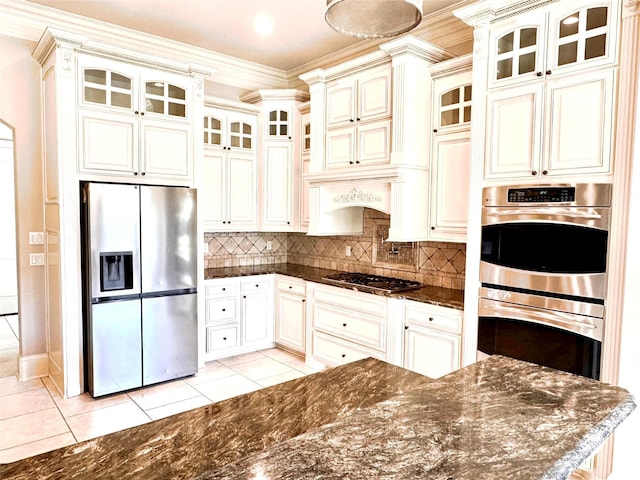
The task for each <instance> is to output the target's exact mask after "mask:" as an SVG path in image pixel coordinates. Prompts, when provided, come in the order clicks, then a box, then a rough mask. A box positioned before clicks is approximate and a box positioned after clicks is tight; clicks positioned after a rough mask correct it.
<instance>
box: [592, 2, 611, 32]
mask: <svg viewBox="0 0 640 480" xmlns="http://www.w3.org/2000/svg"><path fill="white" fill-rule="evenodd" d="M606 25H607V7H597V8H590V9H589V10H587V31H589V30H593V29H594V28H600V27H605V26H606Z"/></svg>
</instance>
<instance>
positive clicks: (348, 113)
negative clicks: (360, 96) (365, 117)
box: [327, 79, 356, 126]
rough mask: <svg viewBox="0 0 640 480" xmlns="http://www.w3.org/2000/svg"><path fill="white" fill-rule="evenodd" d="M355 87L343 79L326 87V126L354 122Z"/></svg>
mask: <svg viewBox="0 0 640 480" xmlns="http://www.w3.org/2000/svg"><path fill="white" fill-rule="evenodd" d="M355 85H356V84H355V81H354V80H352V79H345V80H340V81H336V82H335V83H334V84H333V85H330V86H329V87H327V126H333V125H338V124H341V123H345V122H351V121H355V112H354V108H355V97H354V96H355V93H356V90H355V88H356V87H355Z"/></svg>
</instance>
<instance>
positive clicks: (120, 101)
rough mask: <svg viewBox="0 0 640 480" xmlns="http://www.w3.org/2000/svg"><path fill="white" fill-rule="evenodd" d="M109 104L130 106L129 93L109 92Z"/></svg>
mask: <svg viewBox="0 0 640 480" xmlns="http://www.w3.org/2000/svg"><path fill="white" fill-rule="evenodd" d="M111 105H113V106H114V107H122V108H131V95H129V94H127V93H118V92H111Z"/></svg>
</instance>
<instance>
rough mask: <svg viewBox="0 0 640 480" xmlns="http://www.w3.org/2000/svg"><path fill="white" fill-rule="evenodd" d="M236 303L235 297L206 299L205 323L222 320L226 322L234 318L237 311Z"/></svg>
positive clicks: (209, 323)
mask: <svg viewBox="0 0 640 480" xmlns="http://www.w3.org/2000/svg"><path fill="white" fill-rule="evenodd" d="M236 305H237V299H236V297H233V298H218V299H207V315H206V318H207V325H211V324H214V323H220V322H222V321H226V322H227V323H228V322H229V320H234V319H235V318H236V311H237V307H236Z"/></svg>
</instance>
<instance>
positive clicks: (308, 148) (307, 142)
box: [304, 138, 311, 150]
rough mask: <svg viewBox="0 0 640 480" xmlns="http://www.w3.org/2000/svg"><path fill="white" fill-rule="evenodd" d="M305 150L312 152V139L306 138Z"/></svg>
mask: <svg viewBox="0 0 640 480" xmlns="http://www.w3.org/2000/svg"><path fill="white" fill-rule="evenodd" d="M304 149H305V150H311V139H310V138H305V139H304Z"/></svg>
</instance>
